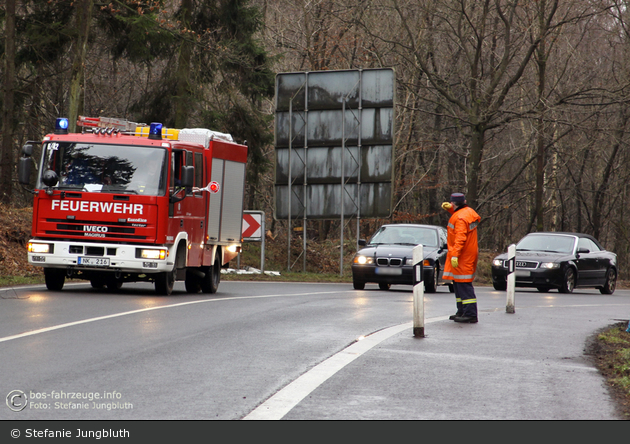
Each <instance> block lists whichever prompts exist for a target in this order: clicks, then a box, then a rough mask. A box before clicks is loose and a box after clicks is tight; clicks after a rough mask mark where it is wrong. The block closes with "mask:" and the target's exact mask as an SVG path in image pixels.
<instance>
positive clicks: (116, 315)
mask: <svg viewBox="0 0 630 444" xmlns="http://www.w3.org/2000/svg"><path fill="white" fill-rule="evenodd" d="M340 293H354V290H348V291H320V292H317V293H312V292H308V293H292V294H267V295H258V296H233V297H222V298H220V299H199V300H196V301H188V302H180V303H178V304H168V305H160V306H157V307H148V308H140V309H138V310H131V311H124V312H121V313H114V314H110V315H105V316H97V317H95V318H89V319H82V320H80V321H74V322H67V323H65V324H58V325H53V326H51V327H45V328H40V329H38V330H32V331H27V332H24V333H19V334H17V335H12V336H5V337H4V338H0V342H8V341H12V340H14V339H20V338H25V337H28V336H34V335H39V334H42V333H48V332H51V331H55V330H61V329H62V328H68V327H74V326H75V325H82V324H89V323H90V322H97V321H103V320H105V319H113V318H119V317H122V316H129V315H133V314H137V313H145V312H148V311H153V310H161V309H165V308H176V307H183V306H186V305H193V304H202V303H206V302H222V301H233V300H240V299H262V298H277V297H295V296H313V295H322V294H340Z"/></svg>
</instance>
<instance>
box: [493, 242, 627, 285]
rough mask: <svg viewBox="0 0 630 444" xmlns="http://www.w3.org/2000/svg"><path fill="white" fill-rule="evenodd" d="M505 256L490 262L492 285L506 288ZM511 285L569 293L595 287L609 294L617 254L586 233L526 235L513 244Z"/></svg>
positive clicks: (614, 272)
mask: <svg viewBox="0 0 630 444" xmlns="http://www.w3.org/2000/svg"><path fill="white" fill-rule="evenodd" d="M507 274H508V255H507V253H504V254H501V255H499V256H497V257H496V258H494V260H493V261H492V285H493V286H494V288H495V290H505V289H506V288H507ZM514 274H515V276H514V277H515V280H514V282H515V286H516V287H534V288H537V289H538V291H541V292H547V291H549V290H550V289H552V288H555V289H557V290H558V291H559V292H561V293H571V292H573V289H574V288H577V287H591V288H597V289H599V291H600V292H601V293H602V294H612V293H613V292H614V291H615V286H616V285H617V274H618V270H617V255H616V254H615V253H612V252H610V251H606V250H605V249H604V248H603V247H602V246H601V245H600V243H599V242H598V241H597V240H596V239H595V238H594V237H593V236H590V235H588V234H581V233H548V232H538V233H530V234H528V235H526V236H525V237H524V238H523V239H521V240H520V241H519V242H518V243H517V244H516V255H515V271H514Z"/></svg>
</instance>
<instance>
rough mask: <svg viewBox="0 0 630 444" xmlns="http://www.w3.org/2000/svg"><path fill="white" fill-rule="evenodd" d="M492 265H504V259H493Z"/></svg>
mask: <svg viewBox="0 0 630 444" xmlns="http://www.w3.org/2000/svg"><path fill="white" fill-rule="evenodd" d="M492 265H494V266H495V267H502V266H503V260H502V259H495V260H493V261H492Z"/></svg>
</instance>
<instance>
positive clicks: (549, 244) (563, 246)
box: [516, 235, 576, 254]
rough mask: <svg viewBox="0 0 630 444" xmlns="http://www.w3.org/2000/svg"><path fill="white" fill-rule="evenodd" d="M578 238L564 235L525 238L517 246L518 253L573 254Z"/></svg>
mask: <svg viewBox="0 0 630 444" xmlns="http://www.w3.org/2000/svg"><path fill="white" fill-rule="evenodd" d="M575 242H576V238H575V237H574V236H563V235H533V236H525V237H524V238H523V239H521V241H520V242H519V243H518V244H516V249H517V250H518V251H545V252H551V253H567V254H570V253H573V250H574V246H575Z"/></svg>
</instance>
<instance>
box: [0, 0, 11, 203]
mask: <svg viewBox="0 0 630 444" xmlns="http://www.w3.org/2000/svg"><path fill="white" fill-rule="evenodd" d="M6 2H7V3H6V6H5V11H6V18H5V28H4V31H5V45H4V82H3V83H4V85H3V86H4V100H3V108H2V150H1V153H0V201H1V202H3V203H9V202H11V195H12V190H13V97H14V88H15V0H6Z"/></svg>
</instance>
